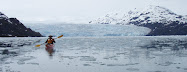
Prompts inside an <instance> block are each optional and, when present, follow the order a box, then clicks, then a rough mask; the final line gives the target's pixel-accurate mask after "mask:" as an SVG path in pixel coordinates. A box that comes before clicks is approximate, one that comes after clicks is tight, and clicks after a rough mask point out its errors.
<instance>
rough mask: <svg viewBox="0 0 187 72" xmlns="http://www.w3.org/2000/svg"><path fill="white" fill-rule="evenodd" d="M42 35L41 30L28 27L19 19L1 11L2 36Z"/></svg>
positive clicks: (0, 28) (0, 34)
mask: <svg viewBox="0 0 187 72" xmlns="http://www.w3.org/2000/svg"><path fill="white" fill-rule="evenodd" d="M15 36H17V37H28V36H30V37H41V36H42V35H41V34H40V33H39V32H35V31H33V30H31V29H30V28H26V27H25V26H24V25H23V24H22V23H21V22H20V21H19V20H18V19H16V18H8V17H6V16H5V15H4V14H2V13H1V12H0V37H15Z"/></svg>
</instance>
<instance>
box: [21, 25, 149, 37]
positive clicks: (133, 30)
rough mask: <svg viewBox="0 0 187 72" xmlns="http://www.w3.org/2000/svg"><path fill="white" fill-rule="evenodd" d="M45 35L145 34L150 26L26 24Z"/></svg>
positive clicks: (96, 35)
mask: <svg viewBox="0 0 187 72" xmlns="http://www.w3.org/2000/svg"><path fill="white" fill-rule="evenodd" d="M25 25H26V26H27V27H29V28H32V29H33V30H35V31H37V32H40V33H41V34H42V35H43V36H48V35H53V36H59V35H61V34H63V35H64V36H65V37H101V36H144V35H147V34H148V33H149V32H150V29H149V28H145V27H138V26H135V25H98V24H25Z"/></svg>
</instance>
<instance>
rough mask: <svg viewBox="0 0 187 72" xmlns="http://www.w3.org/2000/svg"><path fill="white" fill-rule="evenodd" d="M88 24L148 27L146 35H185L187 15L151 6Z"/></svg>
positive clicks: (113, 14)
mask: <svg viewBox="0 0 187 72" xmlns="http://www.w3.org/2000/svg"><path fill="white" fill-rule="evenodd" d="M89 23H91V24H119V25H130V24H132V25H137V26H143V27H148V28H150V29H151V30H152V31H151V32H150V33H149V34H148V35H187V15H177V14H176V13H174V12H172V11H171V10H169V9H167V8H165V7H161V6H153V5H150V6H148V7H146V8H144V9H143V10H142V11H136V10H131V11H129V12H126V13H123V14H119V13H112V14H107V15H106V16H104V17H101V18H98V19H96V20H94V21H90V22H89ZM183 30H184V31H183ZM162 31H163V32H162Z"/></svg>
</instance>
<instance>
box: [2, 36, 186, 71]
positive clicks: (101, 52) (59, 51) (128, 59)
mask: <svg viewBox="0 0 187 72" xmlns="http://www.w3.org/2000/svg"><path fill="white" fill-rule="evenodd" d="M0 40H1V41H0V42H2V41H7V43H10V44H12V45H13V46H11V47H0V49H1V50H0V52H2V50H3V49H9V51H11V52H12V53H13V54H9V55H0V58H1V59H0V64H1V65H0V72H187V36H158V37H146V36H132V37H102V38H101V37H100V38H99V37H91V38H83V37H82V38H80V37H79V38H71V37H63V38H61V39H57V40H56V42H57V43H56V44H55V52H54V53H53V56H49V54H48V52H47V51H46V50H45V46H41V47H40V48H35V47H34V45H36V41H37V42H38V43H42V42H44V41H45V40H46V38H0ZM11 40H16V41H20V42H18V43H20V44H21V45H23V44H24V45H23V46H20V44H16V43H14V42H13V41H11ZM38 43H37V44H38ZM14 52H15V53H14Z"/></svg>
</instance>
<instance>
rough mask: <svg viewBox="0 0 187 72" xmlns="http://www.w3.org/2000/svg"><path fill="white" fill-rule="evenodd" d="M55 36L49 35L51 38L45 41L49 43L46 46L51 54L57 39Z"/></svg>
mask: <svg viewBox="0 0 187 72" xmlns="http://www.w3.org/2000/svg"><path fill="white" fill-rule="evenodd" d="M52 37H53V36H52V35H49V38H48V39H47V41H46V42H45V43H47V44H46V45H45V46H46V48H45V49H46V50H47V51H48V53H49V55H50V56H52V54H53V52H54V51H53V47H54V45H53V43H55V39H53V38H52Z"/></svg>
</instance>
